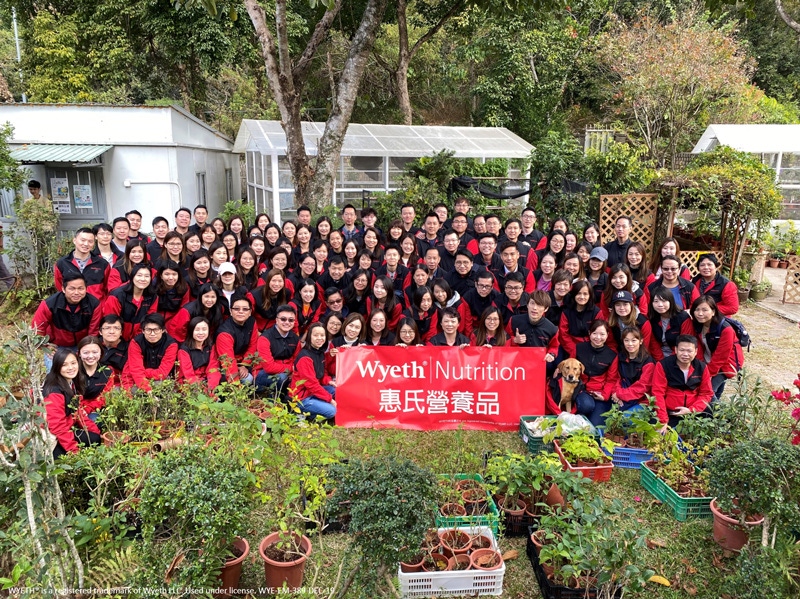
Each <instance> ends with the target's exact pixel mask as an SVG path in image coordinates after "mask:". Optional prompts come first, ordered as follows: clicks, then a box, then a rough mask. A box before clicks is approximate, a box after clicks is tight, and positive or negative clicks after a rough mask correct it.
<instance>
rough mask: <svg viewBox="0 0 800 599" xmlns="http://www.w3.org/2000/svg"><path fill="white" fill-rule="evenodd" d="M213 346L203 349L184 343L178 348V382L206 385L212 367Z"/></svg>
mask: <svg viewBox="0 0 800 599" xmlns="http://www.w3.org/2000/svg"><path fill="white" fill-rule="evenodd" d="M212 353H213V352H212V349H211V345H206V346H205V347H203V348H202V349H197V348H196V347H190V346H189V344H186V343H184V344H183V345H181V346H180V347H179V348H178V376H177V379H178V382H179V383H204V382H206V380H207V378H208V376H209V370H210V365H211V354H212Z"/></svg>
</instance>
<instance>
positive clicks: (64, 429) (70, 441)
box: [44, 393, 78, 453]
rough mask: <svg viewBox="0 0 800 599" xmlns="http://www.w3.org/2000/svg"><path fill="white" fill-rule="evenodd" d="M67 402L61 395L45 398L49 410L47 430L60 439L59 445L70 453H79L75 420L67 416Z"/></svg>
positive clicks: (55, 394) (52, 394)
mask: <svg viewBox="0 0 800 599" xmlns="http://www.w3.org/2000/svg"><path fill="white" fill-rule="evenodd" d="M65 404H66V400H65V399H64V396H63V395H62V394H61V393H51V394H50V395H48V396H47V397H45V398H44V405H45V409H46V410H47V428H49V429H50V432H51V433H53V435H55V437H56V439H58V442H59V444H60V445H61V447H63V448H64V449H65V450H66V451H68V452H69V453H78V443H77V441H75V435H74V434H73V432H72V425H73V424H74V422H75V421H74V419H73V418H72V417H71V416H68V415H67V410H66V405H65Z"/></svg>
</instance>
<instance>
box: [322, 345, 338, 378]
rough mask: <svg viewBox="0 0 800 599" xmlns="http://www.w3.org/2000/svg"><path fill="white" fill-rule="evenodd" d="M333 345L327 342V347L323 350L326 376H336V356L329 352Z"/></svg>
mask: <svg viewBox="0 0 800 599" xmlns="http://www.w3.org/2000/svg"><path fill="white" fill-rule="evenodd" d="M332 348H333V345H331V344H330V343H329V344H328V349H327V350H325V372H326V373H327V374H328V376H333V377H335V376H336V356H334V355H332V354H331V349H332Z"/></svg>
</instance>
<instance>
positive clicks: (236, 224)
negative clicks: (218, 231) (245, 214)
mask: <svg viewBox="0 0 800 599" xmlns="http://www.w3.org/2000/svg"><path fill="white" fill-rule="evenodd" d="M244 229H245V222H244V219H243V218H242V217H241V216H232V217H231V219H230V220H229V221H228V231H231V232H232V233H233V234H234V235H236V244H237V245H238V244H240V243H242V237H243V235H244Z"/></svg>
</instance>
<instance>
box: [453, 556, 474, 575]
mask: <svg viewBox="0 0 800 599" xmlns="http://www.w3.org/2000/svg"><path fill="white" fill-rule="evenodd" d="M450 561H451V562H452V563H451V566H450V569H451V570H454V571H455V570H469V569H470V568H471V567H472V558H471V557H470V556H469V555H467V554H466V553H457V554H456V555H454V556H453V557H451V558H450Z"/></svg>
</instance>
